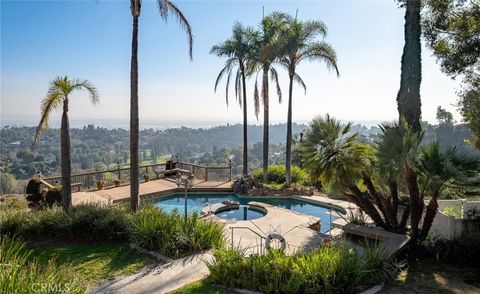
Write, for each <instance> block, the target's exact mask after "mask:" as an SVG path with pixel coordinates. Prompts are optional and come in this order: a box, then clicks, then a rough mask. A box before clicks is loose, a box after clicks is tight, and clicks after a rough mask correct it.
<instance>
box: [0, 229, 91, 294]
mask: <svg viewBox="0 0 480 294" xmlns="http://www.w3.org/2000/svg"><path fill="white" fill-rule="evenodd" d="M30 255H31V251H30V250H27V249H26V248H25V247H24V244H23V243H21V242H20V241H18V240H16V239H14V238H10V237H6V236H1V237H0V293H37V292H38V293H86V291H87V287H86V284H85V282H83V281H81V280H80V279H78V278H77V275H75V274H74V272H73V270H72V269H71V268H70V267H69V266H67V265H54V264H53V262H49V263H48V264H47V265H46V266H42V265H40V264H39V263H38V262H37V260H36V259H33V260H31V259H30Z"/></svg>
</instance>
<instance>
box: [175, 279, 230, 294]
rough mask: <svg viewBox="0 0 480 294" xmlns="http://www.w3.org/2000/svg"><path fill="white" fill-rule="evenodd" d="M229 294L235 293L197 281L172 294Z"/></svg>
mask: <svg viewBox="0 0 480 294" xmlns="http://www.w3.org/2000/svg"><path fill="white" fill-rule="evenodd" d="M198 293H202V294H229V293H236V292H233V291H231V290H226V289H221V288H218V287H215V286H213V285H212V284H210V283H208V282H206V281H199V282H195V283H192V284H189V285H187V286H185V287H183V288H181V289H178V290H176V291H174V292H172V294H198Z"/></svg>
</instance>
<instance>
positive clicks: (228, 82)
mask: <svg viewBox="0 0 480 294" xmlns="http://www.w3.org/2000/svg"><path fill="white" fill-rule="evenodd" d="M231 76H232V71H228V76H227V82H226V83H225V102H226V103H227V107H228V88H229V87H230V78H231Z"/></svg>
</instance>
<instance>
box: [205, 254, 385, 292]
mask: <svg viewBox="0 0 480 294" xmlns="http://www.w3.org/2000/svg"><path fill="white" fill-rule="evenodd" d="M373 248H376V249H375V250H374V249H373ZM378 248H379V247H378V246H375V245H372V246H371V247H370V249H368V250H365V252H364V253H363V254H358V253H357V252H356V251H355V250H353V249H352V248H351V247H350V246H349V245H347V244H340V245H335V246H324V247H322V248H320V249H317V250H315V251H312V252H301V253H299V254H296V255H294V256H287V255H286V254H284V253H282V252H280V251H275V250H272V251H270V252H268V253H267V254H266V255H252V256H250V257H247V256H246V255H245V254H244V252H241V251H238V250H231V249H222V250H216V251H215V259H214V261H212V262H209V263H207V266H208V268H209V270H210V277H209V279H210V281H211V282H212V283H217V284H222V285H224V286H227V287H235V288H237V287H238V288H246V289H250V290H256V291H261V292H264V293H355V292H358V290H360V287H361V286H362V285H364V284H371V283H373V282H377V281H380V280H381V279H382V275H381V273H382V272H383V268H384V255H382V254H380V253H379V252H380V251H379V249H378ZM379 269H380V270H379Z"/></svg>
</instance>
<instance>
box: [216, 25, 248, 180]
mask: <svg viewBox="0 0 480 294" xmlns="http://www.w3.org/2000/svg"><path fill="white" fill-rule="evenodd" d="M255 38H256V32H255V31H254V30H253V29H252V28H248V27H247V28H245V27H243V26H242V25H241V24H240V23H238V22H237V23H235V25H234V26H233V35H232V37H230V38H229V39H228V40H226V41H224V42H223V43H220V44H218V45H216V46H213V47H212V49H211V50H210V54H215V55H217V56H218V57H227V58H228V59H227V61H226V62H225V66H224V67H223V69H222V70H221V71H220V73H219V74H218V77H217V80H216V81H215V91H216V90H217V86H218V83H219V82H220V79H221V78H222V77H224V76H225V75H227V82H226V87H225V88H226V91H225V97H226V103H227V106H228V90H229V85H230V77H231V75H232V71H233V70H234V68H235V67H238V68H237V71H236V74H235V98H236V99H237V101H238V102H239V104H240V107H243V175H244V176H246V175H248V139H247V135H248V134H247V128H248V118H247V87H246V82H245V76H246V70H247V66H248V63H249V62H250V61H251V60H252V49H253V46H254V43H253V41H254V40H255Z"/></svg>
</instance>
